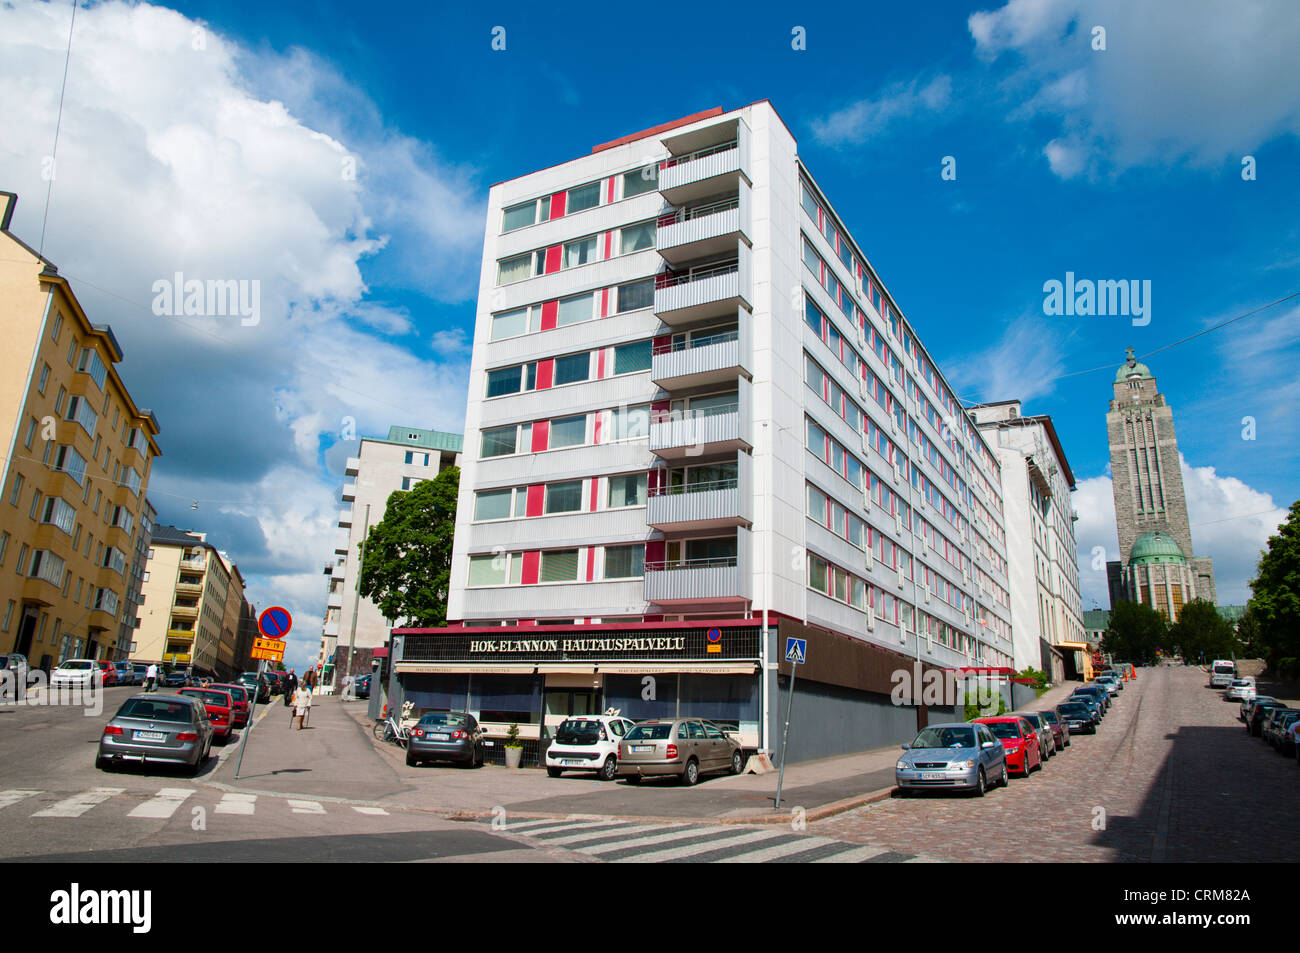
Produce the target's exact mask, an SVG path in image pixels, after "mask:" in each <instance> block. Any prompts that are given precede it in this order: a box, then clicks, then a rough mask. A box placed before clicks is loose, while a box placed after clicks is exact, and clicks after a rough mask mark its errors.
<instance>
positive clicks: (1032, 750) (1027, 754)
mask: <svg viewBox="0 0 1300 953" xmlns="http://www.w3.org/2000/svg"><path fill="white" fill-rule="evenodd" d="M971 724H973V725H988V728H989V731H991V732H993V737H995V738H997V739H998V740H999V741H1001V742H1002V747H1003V748H1004V749H1006V756H1007V770H1008V771H1018V772H1019V773H1020V774H1023V775H1024V776H1025V777H1029V772H1030V771H1032V770H1034V768H1035V767H1037V768H1039V769H1041V768H1042V767H1043V759H1042V755H1041V754H1040V753H1039V752H1040V751H1041V750H1042V749H1041V747H1040V746H1039V742H1038V733H1037V732H1036V731H1034V726H1033V725H1031V724H1030V723H1029V722H1027V721H1025V719H1024V718H1022V717H1021V716H1019V715H996V716H993V717H989V718H976V719H975V720H974V721H973V722H971Z"/></svg>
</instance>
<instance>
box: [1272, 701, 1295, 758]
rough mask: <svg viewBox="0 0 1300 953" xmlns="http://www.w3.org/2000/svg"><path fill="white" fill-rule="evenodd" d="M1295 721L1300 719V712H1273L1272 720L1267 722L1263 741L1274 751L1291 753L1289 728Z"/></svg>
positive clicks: (1288, 710) (1287, 709)
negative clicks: (1267, 725) (1266, 731)
mask: <svg viewBox="0 0 1300 953" xmlns="http://www.w3.org/2000/svg"><path fill="white" fill-rule="evenodd" d="M1296 719H1300V710H1296V709H1295V708H1285V709H1280V710H1275V711H1274V712H1273V718H1272V719H1271V720H1270V722H1269V727H1268V737H1267V738H1266V739H1265V740H1266V741H1268V743H1269V744H1271V745H1272V746H1273V749H1274V750H1275V751H1280V752H1281V753H1282V754H1290V753H1291V745H1292V741H1291V726H1292V725H1294V724H1295V723H1296Z"/></svg>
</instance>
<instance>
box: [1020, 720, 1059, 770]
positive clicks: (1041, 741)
mask: <svg viewBox="0 0 1300 953" xmlns="http://www.w3.org/2000/svg"><path fill="white" fill-rule="evenodd" d="M1012 717H1015V718H1023V719H1024V720H1025V721H1027V722H1029V723H1030V724H1031V725H1033V726H1034V734H1036V735H1038V753H1039V754H1040V755H1041V756H1042V758H1043V762H1044V763H1046V762H1047V761H1050V760H1051V759H1052V757H1053V756H1055V754H1056V736H1055V735H1053V734H1052V728H1051V726H1050V725H1048V724H1047V722H1045V721H1043V716H1042V715H1040V714H1038V712H1036V711H1034V712H1023V711H1018V712H1013V713H1012Z"/></svg>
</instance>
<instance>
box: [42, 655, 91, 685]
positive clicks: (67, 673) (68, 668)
mask: <svg viewBox="0 0 1300 953" xmlns="http://www.w3.org/2000/svg"><path fill="white" fill-rule="evenodd" d="M103 683H104V673H103V672H102V671H101V670H100V667H99V664H98V663H97V662H96V661H95V660H94V659H88V658H70V659H65V660H64V661H62V662H60V663H59V667H58V668H56V669H55V670H54V673H53V674H52V675H50V687H51V688H59V687H64V686H67V687H72V688H91V687H94V686H96V685H103Z"/></svg>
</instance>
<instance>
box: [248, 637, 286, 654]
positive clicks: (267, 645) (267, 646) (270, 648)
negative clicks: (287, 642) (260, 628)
mask: <svg viewBox="0 0 1300 953" xmlns="http://www.w3.org/2000/svg"><path fill="white" fill-rule="evenodd" d="M253 648H255V649H261V650H262V651H263V652H274V653H276V654H278V655H283V654H284V641H283V640H282V639H259V638H254V639H253Z"/></svg>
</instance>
